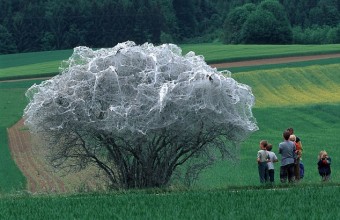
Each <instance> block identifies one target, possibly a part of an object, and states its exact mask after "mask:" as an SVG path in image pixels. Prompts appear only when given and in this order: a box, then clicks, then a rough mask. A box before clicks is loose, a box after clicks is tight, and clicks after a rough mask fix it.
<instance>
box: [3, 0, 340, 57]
mask: <svg viewBox="0 0 340 220" xmlns="http://www.w3.org/2000/svg"><path fill="white" fill-rule="evenodd" d="M0 10H1V11H0V12H1V13H0V54H7V53H18V52H28V51H43V50H58V49H67V48H73V47H75V46H78V45H86V46H90V47H112V46H114V45H115V44H116V43H118V42H122V41H126V40H132V41H135V42H137V43H143V42H146V41H148V42H152V43H155V44H159V43H170V42H171V43H204V42H223V43H226V44H292V43H293V44H326V43H340V25H339V21H340V0H265V1H260V0H229V1H228V0H95V1H91V0H0Z"/></svg>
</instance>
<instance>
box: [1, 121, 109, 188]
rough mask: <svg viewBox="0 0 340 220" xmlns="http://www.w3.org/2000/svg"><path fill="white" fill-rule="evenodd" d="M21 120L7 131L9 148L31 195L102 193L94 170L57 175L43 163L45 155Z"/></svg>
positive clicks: (99, 180)
mask: <svg viewBox="0 0 340 220" xmlns="http://www.w3.org/2000/svg"><path fill="white" fill-rule="evenodd" d="M23 128H24V120H23V119H21V120H20V121H19V122H18V123H16V124H15V125H14V126H12V127H11V128H9V129H7V133H8V137H9V147H10V151H11V155H12V158H13V160H14V161H15V162H16V164H17V166H18V167H19V169H20V170H21V172H22V173H23V174H24V176H26V179H27V190H28V191H30V192H33V193H52V192H53V193H64V192H77V191H84V190H86V191H87V190H90V191H93V190H102V189H104V188H105V182H104V181H103V180H104V179H103V178H98V177H97V176H96V175H97V169H96V168H95V167H89V168H88V169H87V170H84V171H81V172H79V173H75V174H72V175H71V174H70V175H66V176H63V177H62V176H60V175H58V174H57V173H55V172H53V170H52V168H51V167H50V166H49V165H48V164H47V161H45V160H44V155H43V153H42V152H41V149H39V147H38V148H37V147H36V146H35V144H34V142H33V141H32V140H31V135H30V133H29V131H28V130H26V129H23Z"/></svg>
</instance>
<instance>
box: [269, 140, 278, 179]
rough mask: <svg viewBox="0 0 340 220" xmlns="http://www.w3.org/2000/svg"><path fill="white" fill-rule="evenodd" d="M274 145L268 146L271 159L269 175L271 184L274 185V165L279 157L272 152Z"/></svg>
mask: <svg viewBox="0 0 340 220" xmlns="http://www.w3.org/2000/svg"><path fill="white" fill-rule="evenodd" d="M272 148H273V145H272V144H268V145H267V152H268V157H269V162H268V163H267V165H268V174H269V180H270V182H271V183H274V163H276V162H278V161H279V160H278V159H277V156H276V154H275V153H274V152H272Z"/></svg>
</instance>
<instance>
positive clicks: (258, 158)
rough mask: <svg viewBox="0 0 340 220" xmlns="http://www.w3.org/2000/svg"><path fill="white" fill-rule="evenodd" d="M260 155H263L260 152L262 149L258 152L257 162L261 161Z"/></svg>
mask: <svg viewBox="0 0 340 220" xmlns="http://www.w3.org/2000/svg"><path fill="white" fill-rule="evenodd" d="M260 157H261V153H260V151H259V152H257V162H258V163H259V162H260V161H261V160H260Z"/></svg>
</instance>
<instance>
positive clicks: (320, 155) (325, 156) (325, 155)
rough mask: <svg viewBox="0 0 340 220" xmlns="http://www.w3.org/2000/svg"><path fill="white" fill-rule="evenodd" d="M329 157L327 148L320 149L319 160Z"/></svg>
mask: <svg viewBox="0 0 340 220" xmlns="http://www.w3.org/2000/svg"><path fill="white" fill-rule="evenodd" d="M327 157H328V154H327V152H326V151H325V150H322V151H320V153H319V157H318V159H319V160H322V159H326V158H327Z"/></svg>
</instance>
